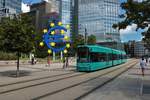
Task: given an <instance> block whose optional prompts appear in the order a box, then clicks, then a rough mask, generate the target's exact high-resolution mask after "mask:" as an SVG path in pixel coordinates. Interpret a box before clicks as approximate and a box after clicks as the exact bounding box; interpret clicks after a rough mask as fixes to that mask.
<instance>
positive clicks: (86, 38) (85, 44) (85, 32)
mask: <svg viewBox="0 0 150 100" xmlns="http://www.w3.org/2000/svg"><path fill="white" fill-rule="evenodd" d="M84 35H85V42H84V43H85V45H86V44H87V29H86V27H85V33H84Z"/></svg>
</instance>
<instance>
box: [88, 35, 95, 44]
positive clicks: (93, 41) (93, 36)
mask: <svg viewBox="0 0 150 100" xmlns="http://www.w3.org/2000/svg"><path fill="white" fill-rule="evenodd" d="M88 44H96V36H95V35H90V36H88Z"/></svg>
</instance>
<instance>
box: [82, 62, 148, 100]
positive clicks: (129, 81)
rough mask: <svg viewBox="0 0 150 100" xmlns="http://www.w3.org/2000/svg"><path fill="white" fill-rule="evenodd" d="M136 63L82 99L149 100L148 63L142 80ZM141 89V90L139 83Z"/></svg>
mask: <svg viewBox="0 0 150 100" xmlns="http://www.w3.org/2000/svg"><path fill="white" fill-rule="evenodd" d="M139 68H140V66H139V64H137V65H136V66H134V67H133V68H131V69H129V70H128V71H127V72H125V73H123V74H122V75H120V76H119V77H118V78H116V79H115V80H113V81H112V82H110V83H108V84H106V85H105V86H104V87H102V88H99V89H97V90H96V91H94V92H92V93H91V94H90V95H88V96H86V97H85V98H84V99H83V100H150V64H148V66H147V69H146V71H145V77H144V78H143V81H142V75H141V70H140V69H139ZM142 82H143V91H142V94H141V93H140V92H141V83H142Z"/></svg>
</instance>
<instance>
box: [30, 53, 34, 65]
mask: <svg viewBox="0 0 150 100" xmlns="http://www.w3.org/2000/svg"><path fill="white" fill-rule="evenodd" d="M31 64H32V65H34V55H32V58H31Z"/></svg>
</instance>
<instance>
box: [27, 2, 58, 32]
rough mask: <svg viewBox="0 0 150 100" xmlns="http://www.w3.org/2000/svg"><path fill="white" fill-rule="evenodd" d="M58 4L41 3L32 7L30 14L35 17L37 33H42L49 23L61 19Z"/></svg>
mask: <svg viewBox="0 0 150 100" xmlns="http://www.w3.org/2000/svg"><path fill="white" fill-rule="evenodd" d="M58 13H59V9H58V4H55V2H54V1H49V2H45V1H43V2H40V3H36V4H33V5H31V6H30V12H29V14H30V15H32V16H33V17H35V18H34V19H35V20H34V21H33V23H34V24H35V28H36V33H41V32H42V30H43V29H44V28H47V25H48V21H52V20H55V19H59V15H58Z"/></svg>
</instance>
